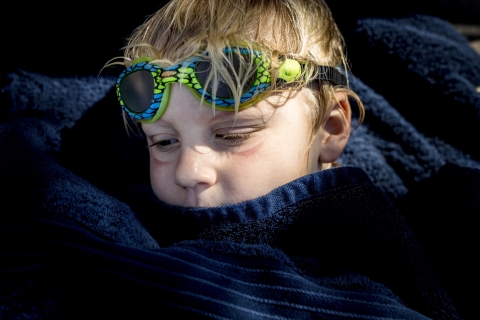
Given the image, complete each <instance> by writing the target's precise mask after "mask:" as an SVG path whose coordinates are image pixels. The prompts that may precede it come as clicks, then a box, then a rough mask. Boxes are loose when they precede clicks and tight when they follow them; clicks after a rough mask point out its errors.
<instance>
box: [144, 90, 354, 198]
mask: <svg viewBox="0 0 480 320" xmlns="http://www.w3.org/2000/svg"><path fill="white" fill-rule="evenodd" d="M346 101H347V104H348V99H346ZM279 104H280V105H281V106H280V107H274V105H279ZM304 104H305V101H304V97H303V94H302V92H300V93H299V94H297V95H295V96H294V97H292V98H287V97H286V94H283V95H277V96H272V97H269V98H267V99H266V100H263V101H261V102H259V103H258V104H256V105H255V106H252V107H250V108H247V109H245V110H242V111H240V112H238V114H237V116H236V117H235V113H234V112H222V111H218V110H216V111H215V112H213V111H212V108H211V107H208V106H205V105H200V103H199V100H198V99H197V98H196V97H195V96H193V94H192V93H191V92H190V91H189V90H188V88H187V87H185V86H182V85H180V84H174V85H173V87H172V92H171V96H170V102H169V106H168V108H167V110H166V111H165V113H164V114H163V116H162V117H161V118H160V119H159V120H157V121H156V122H154V123H152V124H142V128H143V130H144V132H145V134H146V136H147V140H148V145H149V150H150V179H151V184H152V188H153V191H154V193H155V194H156V196H157V197H158V198H159V199H160V200H162V201H164V202H166V203H169V204H173V205H179V206H185V207H213V206H221V205H226V204H234V203H239V202H242V201H246V200H251V199H254V198H256V197H259V196H262V195H265V194H267V193H268V192H270V191H272V190H273V189H275V188H277V187H279V186H281V185H283V184H285V183H288V182H290V181H292V180H294V179H296V178H299V177H301V176H303V175H305V174H308V173H311V172H315V171H317V170H319V169H322V168H323V167H324V165H323V164H322V163H321V162H320V158H321V157H320V153H322V152H324V157H327V158H329V160H330V158H331V156H333V157H338V155H339V154H340V153H338V155H335V154H332V155H329V154H328V155H327V153H328V152H330V151H329V149H328V148H329V145H330V144H332V143H333V142H334V141H333V140H334V139H332V137H337V136H338V132H339V126H340V127H341V126H342V124H340V125H339V124H338V123H337V124H333V125H332V124H331V123H329V121H328V119H329V118H331V117H330V116H329V115H330V114H333V118H335V117H336V118H338V119H340V120H341V121H336V122H340V123H344V125H347V126H348V133H349V128H350V127H349V125H348V124H349V120H350V119H349V110H350V109H349V105H348V113H346V112H337V111H338V110H343V109H342V107H341V106H342V104H341V103H337V102H335V103H333V104H332V106H330V104H329V112H327V113H328V115H327V117H326V119H327V120H325V121H324V122H323V123H322V126H321V128H320V129H319V132H318V133H317V134H316V135H315V137H314V141H313V145H312V151H313V152H309V151H310V142H311V137H312V136H311V129H310V128H309V125H308V123H307V119H306V115H305V112H303V110H304ZM335 104H337V105H339V106H340V108H335V106H334V105H335ZM330 109H331V110H330ZM299 110H302V112H299ZM335 114H337V115H335ZM347 118H348V119H347ZM342 119H343V120H342ZM347 122H348V124H347ZM329 128H330V130H333V131H335V133H336V134H335V135H332V134H331V133H329V132H328V131H327V130H328V129H329ZM332 128H333V129H332ZM340 136H342V133H340ZM343 140H345V141H344V142H345V144H346V140H348V134H346V135H345V137H344V139H342V141H343ZM334 144H337V145H338V142H335V143H334ZM338 147H339V148H340V152H341V149H343V147H344V145H343V146H341V143H340V145H338ZM334 149H335V148H334ZM332 161H333V160H332Z"/></svg>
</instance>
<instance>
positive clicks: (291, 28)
mask: <svg viewBox="0 0 480 320" xmlns="http://www.w3.org/2000/svg"><path fill="white" fill-rule="evenodd" d="M232 46H241V47H249V48H250V49H256V50H259V51H261V52H262V54H263V55H264V56H265V58H266V59H269V60H270V61H271V68H272V70H271V74H272V86H271V91H270V92H273V91H275V90H277V89H279V88H276V87H275V85H274V84H275V83H276V76H277V73H278V67H279V64H280V63H281V62H282V60H283V59H284V58H290V59H294V60H296V61H298V62H300V63H302V64H304V65H305V66H307V67H306V68H303V70H304V72H305V73H307V74H306V75H304V76H303V77H300V78H299V79H301V80H298V81H295V82H294V83H293V84H289V86H288V90H291V91H297V92H298V91H299V90H300V89H301V90H304V91H305V92H306V96H307V106H306V108H305V109H306V112H307V115H308V119H309V121H310V123H311V125H312V132H315V130H316V129H318V126H319V125H320V123H321V120H322V119H323V116H324V111H325V110H324V109H325V107H326V105H327V103H328V101H329V100H330V99H331V98H332V97H333V94H334V92H335V91H342V92H344V93H346V94H347V95H348V96H349V97H351V98H353V99H354V100H356V101H357V105H358V106H359V109H360V121H361V120H362V119H363V114H364V109H363V105H362V103H361V101H360V99H359V98H358V96H357V95H356V94H355V93H354V92H353V91H352V90H350V89H349V88H348V87H335V88H333V87H332V85H331V84H329V83H320V84H319V85H318V88H313V89H312V86H311V85H310V86H307V84H308V83H309V82H310V81H311V80H312V79H314V78H315V77H316V74H315V70H316V69H315V68H314V66H317V65H323V66H331V67H337V66H339V65H343V67H344V69H345V70H347V64H346V58H345V55H344V40H343V37H342V35H341V33H340V31H339V30H338V28H337V25H336V24H335V22H334V21H333V17H332V15H331V12H330V10H329V8H328V6H327V5H326V4H325V3H324V2H323V0H195V1H191V0H171V1H170V2H169V3H168V4H166V5H165V6H164V7H163V8H161V9H160V10H159V11H157V12H156V13H155V14H153V15H152V16H151V17H150V18H149V19H148V20H147V21H146V22H145V23H144V24H143V25H141V26H140V27H138V28H137V29H136V30H135V31H134V33H133V34H132V36H131V38H130V39H129V42H128V45H127V46H126V49H125V53H124V59H125V60H124V64H125V65H127V66H128V65H129V64H131V62H132V61H133V60H135V59H137V58H139V57H143V56H148V57H152V58H154V59H155V61H153V62H154V63H158V64H160V65H165V66H167V65H175V64H178V63H179V62H181V61H184V60H185V59H186V58H188V57H192V56H199V55H200V52H203V51H207V52H208V53H209V57H208V58H209V60H210V61H211V76H210V79H209V80H212V82H213V86H212V87H213V94H215V92H216V79H217V77H221V78H223V79H225V81H226V82H227V84H228V85H229V87H230V89H231V91H232V93H233V95H234V97H235V100H236V108H237V109H236V110H238V105H239V99H240V96H241V94H242V88H241V86H240V88H239V86H237V85H236V83H239V82H240V83H241V84H242V85H244V84H245V83H244V82H241V81H242V79H245V78H247V77H246V75H248V74H251V73H252V72H254V71H255V70H251V69H252V68H253V67H251V68H248V67H247V68H243V69H241V70H243V71H240V72H241V73H242V72H243V74H238V75H234V76H235V77H236V82H235V81H232V80H231V77H232V72H231V70H227V68H226V67H225V62H226V61H227V62H228V57H226V55H225V53H224V48H225V47H232ZM204 58H205V57H204ZM247 65H248V64H247ZM250 65H252V64H250ZM245 81H246V80H245Z"/></svg>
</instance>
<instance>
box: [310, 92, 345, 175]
mask: <svg viewBox="0 0 480 320" xmlns="http://www.w3.org/2000/svg"><path fill="white" fill-rule="evenodd" d="M350 129H351V108H350V103H349V101H348V96H347V95H346V94H345V93H343V92H336V93H335V95H334V96H333V97H332V99H330V101H329V103H328V106H327V109H326V113H325V116H324V119H323V122H322V124H321V126H320V128H319V129H318V132H317V136H316V138H315V140H314V142H313V144H314V145H312V149H315V150H317V154H318V156H317V159H318V169H322V167H323V164H324V163H332V162H334V161H335V160H337V159H338V158H339V157H340V155H341V153H342V151H343V149H344V148H345V146H346V145H347V142H348V138H349V137H350ZM312 151H313V150H312Z"/></svg>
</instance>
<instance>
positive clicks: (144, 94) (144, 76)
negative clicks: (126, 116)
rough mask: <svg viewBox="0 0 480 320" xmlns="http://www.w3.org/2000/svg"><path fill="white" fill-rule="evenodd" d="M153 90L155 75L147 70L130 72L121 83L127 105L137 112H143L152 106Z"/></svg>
mask: <svg viewBox="0 0 480 320" xmlns="http://www.w3.org/2000/svg"><path fill="white" fill-rule="evenodd" d="M153 90H154V84H153V77H152V74H151V73H150V72H149V71H147V70H138V71H135V72H132V73H130V74H129V75H128V76H126V77H125V78H124V79H123V81H122V83H121V84H120V92H121V93H122V99H123V101H124V103H125V106H126V107H127V108H128V109H130V110H131V111H132V112H135V113H143V112H145V111H146V110H147V109H148V108H149V107H150V104H151V103H152V97H153Z"/></svg>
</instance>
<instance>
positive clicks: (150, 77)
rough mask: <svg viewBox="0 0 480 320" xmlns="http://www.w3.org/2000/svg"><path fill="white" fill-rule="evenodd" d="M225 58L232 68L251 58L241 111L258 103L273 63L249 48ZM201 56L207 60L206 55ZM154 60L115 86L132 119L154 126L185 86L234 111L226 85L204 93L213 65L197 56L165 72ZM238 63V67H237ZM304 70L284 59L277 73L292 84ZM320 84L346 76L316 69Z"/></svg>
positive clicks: (137, 64)
mask: <svg viewBox="0 0 480 320" xmlns="http://www.w3.org/2000/svg"><path fill="white" fill-rule="evenodd" d="M224 53H225V54H229V55H230V56H231V57H232V59H235V58H236V60H234V61H233V63H232V66H234V67H237V66H238V61H239V59H238V57H236V55H238V54H241V55H248V56H250V58H251V61H253V62H254V63H255V64H256V71H255V72H254V73H253V74H252V76H251V79H248V81H246V84H247V86H248V87H246V88H244V92H243V93H242V95H241V97H240V106H239V110H242V109H245V108H247V107H249V106H251V105H253V104H255V103H257V102H258V101H259V100H260V99H261V97H262V95H261V93H263V92H265V91H266V90H267V89H268V88H270V86H271V74H270V62H269V61H267V60H266V59H264V58H263V57H262V55H261V53H260V52H259V51H256V50H250V49H246V48H236V47H232V48H225V49H224ZM202 55H204V56H208V53H207V52H203V53H202ZM152 60H153V59H151V58H147V57H142V58H139V59H137V60H135V61H134V62H133V65H132V66H130V67H128V68H127V69H125V70H124V71H123V72H122V73H121V74H120V76H119V77H118V79H117V82H116V84H115V87H116V92H117V96H118V100H119V102H120V105H121V107H122V109H123V110H124V111H125V112H126V113H127V114H128V115H129V116H130V117H131V118H133V119H135V120H138V121H140V122H145V123H152V122H155V121H156V120H158V119H159V118H160V117H161V116H162V115H163V113H164V112H165V110H166V109H167V106H168V101H169V98H170V90H171V85H170V84H172V83H183V84H185V85H186V86H187V87H188V88H189V89H190V91H192V93H193V94H194V95H195V96H196V97H198V98H199V99H202V100H203V102H204V103H205V104H208V105H215V109H217V110H221V111H235V99H234V97H232V94H231V92H230V89H229V87H228V85H227V84H226V83H219V84H218V88H217V92H216V94H215V96H214V95H213V94H212V93H211V92H210V91H209V90H208V89H209V87H210V84H209V85H208V86H207V89H205V85H206V82H207V78H208V77H209V70H210V63H209V61H206V60H204V59H201V58H200V57H199V56H194V57H191V58H189V59H187V60H186V61H184V62H182V63H181V64H179V65H174V66H170V67H166V68H162V67H160V66H158V65H156V64H153V63H150V61H152ZM236 62H237V63H236ZM302 72H303V70H302V67H301V65H300V63H299V62H297V61H296V60H292V59H285V60H284V61H283V62H282V64H281V65H280V67H279V70H278V77H277V78H278V80H279V81H284V82H291V81H293V80H295V79H298V78H299V77H300V76H301V74H302ZM317 73H318V76H317V78H316V79H317V80H320V81H328V82H330V83H332V84H333V85H346V84H347V81H346V78H345V76H344V75H343V74H342V73H341V72H340V71H339V70H338V69H337V68H333V67H329V66H317Z"/></svg>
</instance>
